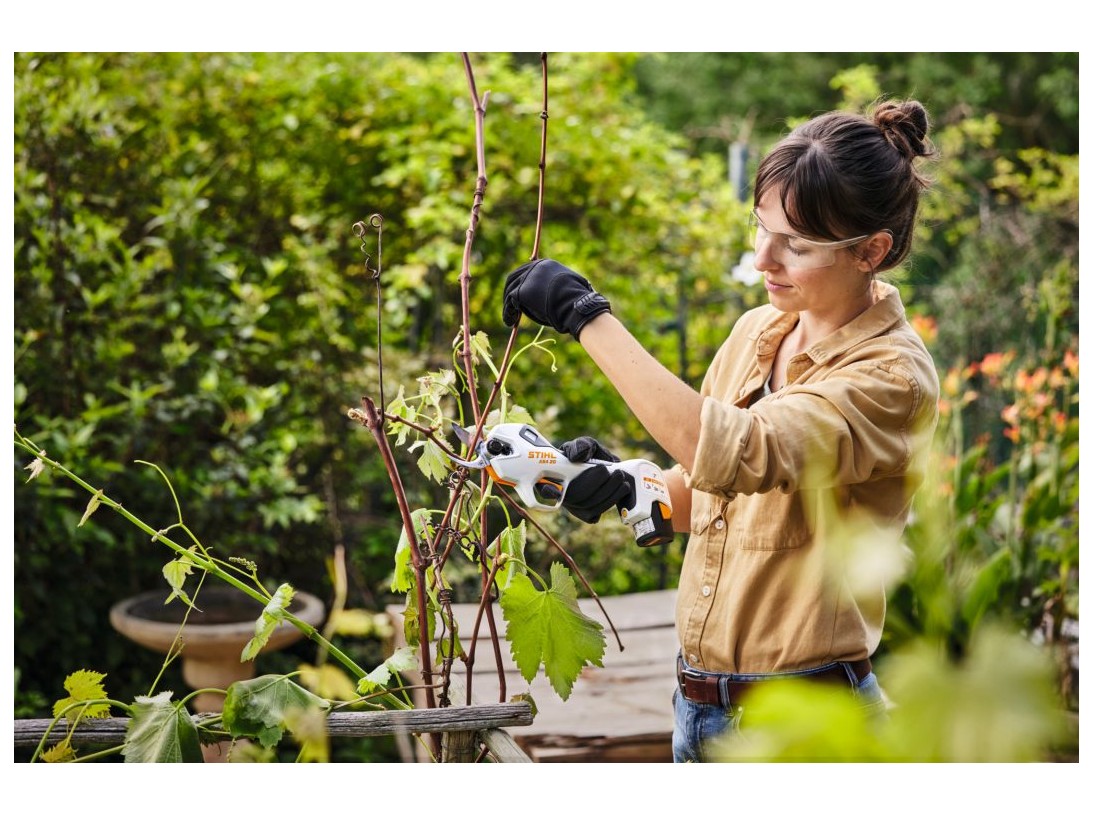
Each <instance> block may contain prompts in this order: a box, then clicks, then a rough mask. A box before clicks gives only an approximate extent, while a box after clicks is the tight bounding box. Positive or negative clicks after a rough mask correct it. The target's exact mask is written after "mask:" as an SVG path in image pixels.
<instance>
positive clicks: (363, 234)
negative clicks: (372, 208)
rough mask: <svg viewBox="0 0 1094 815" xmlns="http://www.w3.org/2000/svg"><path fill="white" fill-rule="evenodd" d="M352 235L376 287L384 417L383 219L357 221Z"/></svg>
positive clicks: (375, 217)
mask: <svg viewBox="0 0 1094 815" xmlns="http://www.w3.org/2000/svg"><path fill="white" fill-rule="evenodd" d="M369 228H372V229H375V230H376V267H375V268H372V267H371V266H370V265H369V264H370V262H371V260H372V255H370V254H369V253H368V240H367V238H368V231H369ZM353 234H354V235H356V236H357V237H358V238H360V239H361V247H360V248H361V252H362V253H364V256H365V271H366V272H369V273H371V274H372V280H373V283H374V284H375V286H376V364H377V366H378V367H379V374H380V415H381V417H382V416H383V415H384V411H385V410H386V409H387V400H386V399H385V398H384V335H383V325H384V313H383V294H382V289H381V288H380V276H381V274H382V273H383V269H384V217H383V216H382V215H380V214H379V213H375V212H374V213H373V214H372V215H370V216H368V219H367V220H364V221H358V222H357V223H355V224H354V225H353Z"/></svg>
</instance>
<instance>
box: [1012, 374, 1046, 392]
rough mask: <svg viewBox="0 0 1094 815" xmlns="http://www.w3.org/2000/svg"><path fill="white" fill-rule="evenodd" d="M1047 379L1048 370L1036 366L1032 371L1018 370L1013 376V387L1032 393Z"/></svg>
mask: <svg viewBox="0 0 1094 815" xmlns="http://www.w3.org/2000/svg"><path fill="white" fill-rule="evenodd" d="M1047 381H1048V371H1047V370H1045V369H1044V368H1038V369H1037V370H1036V371H1034V372H1033V373H1030V372H1029V371H1019V372H1018V373H1017V374H1016V375H1015V377H1014V387H1015V388H1017V389H1018V390H1019V391H1020V392H1022V393H1034V392H1036V391H1039V390H1040V389H1041V388H1043V387H1044V385H1045V382H1047Z"/></svg>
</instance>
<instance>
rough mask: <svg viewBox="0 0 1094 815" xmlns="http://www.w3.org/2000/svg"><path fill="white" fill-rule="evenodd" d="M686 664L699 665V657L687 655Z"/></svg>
mask: <svg viewBox="0 0 1094 815" xmlns="http://www.w3.org/2000/svg"><path fill="white" fill-rule="evenodd" d="M688 662H690V663H691V664H692V665H697V664H699V657H697V656H695V654H688Z"/></svg>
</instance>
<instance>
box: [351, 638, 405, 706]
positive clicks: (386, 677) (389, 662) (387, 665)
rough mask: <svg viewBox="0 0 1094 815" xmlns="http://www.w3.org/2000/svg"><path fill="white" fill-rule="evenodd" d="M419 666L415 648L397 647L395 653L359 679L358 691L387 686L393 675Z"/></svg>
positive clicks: (362, 692)
mask: <svg viewBox="0 0 1094 815" xmlns="http://www.w3.org/2000/svg"><path fill="white" fill-rule="evenodd" d="M417 667H418V657H417V654H416V653H415V651H414V649H413V648H409V647H406V646H404V647H402V648H396V649H395V653H393V654H392V655H391V656H389V657H388V658H387V659H385V660H384V661H383V662H382V663H380V665H379V666H378V667H376V668H374V669H373V670H372V671H370V672H369V673H368V675H367V676H363V677H361V679H359V680H358V681H357V692H358V693H361V694H365V693H369V692H371V691H374V690H379V689H380V688H386V687H387V683H388V682H390V681H391V677H392V676H394V675H395V674H396V673H399V672H400V671H410V670H414V669H416V668H417Z"/></svg>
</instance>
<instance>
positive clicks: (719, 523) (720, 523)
mask: <svg viewBox="0 0 1094 815" xmlns="http://www.w3.org/2000/svg"><path fill="white" fill-rule="evenodd" d="M725 525H726V522H725V521H723V520H722V519H721V518H719V519H718V520H716V521H715V522H714V528H715V529H722V528H723V527H724V526H725Z"/></svg>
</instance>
